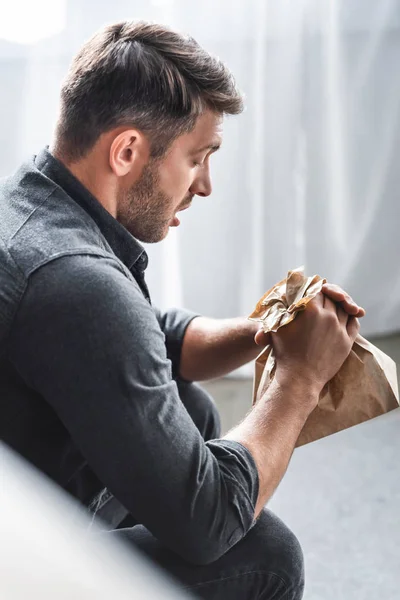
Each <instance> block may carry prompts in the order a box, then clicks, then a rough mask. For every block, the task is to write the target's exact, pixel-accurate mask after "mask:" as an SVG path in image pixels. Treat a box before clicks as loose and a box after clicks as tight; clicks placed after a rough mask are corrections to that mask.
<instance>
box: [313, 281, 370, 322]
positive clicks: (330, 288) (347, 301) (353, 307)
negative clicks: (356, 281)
mask: <svg viewBox="0 0 400 600" xmlns="http://www.w3.org/2000/svg"><path fill="white" fill-rule="evenodd" d="M322 292H323V293H324V294H325V295H327V296H328V297H329V298H331V300H333V301H334V302H337V303H340V304H341V306H342V308H343V310H345V311H346V312H347V313H348V314H349V315H351V316H354V317H363V316H364V315H365V310H364V309H363V308H362V307H361V306H358V304H357V303H356V302H354V300H353V298H351V296H349V294H347V293H346V292H345V291H344V290H342V288H341V287H340V286H338V285H335V284H334V283H325V284H324V285H323V286H322Z"/></svg>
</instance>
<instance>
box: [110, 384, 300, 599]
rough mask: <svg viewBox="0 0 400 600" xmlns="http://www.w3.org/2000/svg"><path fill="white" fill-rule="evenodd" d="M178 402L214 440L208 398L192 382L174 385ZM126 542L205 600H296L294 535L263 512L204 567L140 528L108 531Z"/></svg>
mask: <svg viewBox="0 0 400 600" xmlns="http://www.w3.org/2000/svg"><path fill="white" fill-rule="evenodd" d="M178 387H179V392H180V397H181V400H182V402H183V403H184V405H185V407H186V409H187V411H188V412H189V414H190V416H191V417H192V419H193V421H194V423H195V424H196V426H197V428H198V429H199V431H200V433H201V434H202V436H203V437H204V439H205V440H210V439H215V438H218V437H219V436H220V419H219V415H218V411H217V409H216V407H215V404H214V402H213V400H212V398H211V397H210V395H209V394H208V393H207V392H206V391H205V390H203V389H202V388H201V387H200V386H198V385H196V384H193V383H179V386H178ZM113 535H117V536H118V537H122V538H124V539H125V540H128V541H129V542H131V543H132V544H134V545H135V546H136V547H138V548H139V549H140V550H141V551H143V552H144V553H145V554H146V555H147V556H148V557H149V558H150V559H151V560H152V561H154V562H155V563H157V564H158V565H159V566H161V567H162V568H163V569H166V570H167V571H168V572H169V573H170V574H171V575H173V576H174V577H175V578H176V579H177V580H178V582H180V584H181V585H182V586H183V587H185V588H186V589H187V590H188V591H190V592H191V593H192V594H193V595H194V596H196V597H199V598H206V599H207V600H300V599H301V598H302V596H303V589H304V568H303V555H302V551H301V548H300V544H299V542H298V540H297V538H296V537H295V536H294V534H293V533H292V532H291V531H290V530H289V529H288V528H287V527H286V525H285V524H284V523H282V521H281V520H280V519H278V517H276V516H275V515H274V514H273V513H272V512H271V511H269V510H267V509H264V511H263V512H262V513H261V515H260V517H259V519H258V521H257V524H256V525H255V526H254V527H253V528H252V529H251V530H250V531H249V533H248V534H247V535H246V536H245V538H243V539H242V540H241V541H240V542H238V543H237V544H236V545H235V546H234V547H233V548H231V549H230V550H229V551H228V552H227V553H226V554H225V555H224V556H222V557H221V558H220V559H218V560H217V561H215V562H214V563H212V564H210V565H206V566H194V565H191V564H189V563H187V562H185V561H184V560H183V559H182V558H180V557H179V556H177V555H176V554H175V553H173V552H171V551H170V550H168V549H167V548H166V547H165V546H163V545H162V544H161V543H160V542H159V541H158V540H157V539H156V538H155V537H154V536H153V535H152V534H151V533H150V532H149V531H147V529H146V528H145V527H143V526H142V525H136V526H135V527H132V528H127V529H120V530H117V531H115V532H114V533H113Z"/></svg>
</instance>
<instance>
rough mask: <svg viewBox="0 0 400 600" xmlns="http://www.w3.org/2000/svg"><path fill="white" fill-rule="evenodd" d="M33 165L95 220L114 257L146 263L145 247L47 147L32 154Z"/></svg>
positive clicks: (128, 263)
mask: <svg viewBox="0 0 400 600" xmlns="http://www.w3.org/2000/svg"><path fill="white" fill-rule="evenodd" d="M35 165H36V167H37V169H38V170H39V171H40V172H41V173H43V174H44V175H46V177H48V178H49V179H51V180H52V181H53V182H54V183H55V184H57V185H58V186H59V187H61V188H62V189H63V190H64V192H66V193H67V194H68V196H70V197H71V198H72V199H73V200H74V201H75V202H76V203H77V204H79V206H81V207H82V208H83V209H84V210H85V211H86V212H87V213H88V214H89V215H90V216H91V217H92V219H93V221H95V223H96V224H97V226H98V227H99V229H100V231H101V232H102V234H103V235H104V237H105V238H106V240H107V242H108V243H109V244H110V246H111V248H112V250H113V251H114V253H115V254H116V256H118V258H119V259H120V260H121V261H122V262H123V263H124V264H125V265H126V266H127V267H128V269H131V268H132V267H133V266H135V267H136V268H138V269H139V270H140V271H144V270H145V269H146V267H147V264H148V257H147V254H146V251H145V249H144V248H143V246H142V245H141V244H139V242H138V241H137V240H136V239H135V238H134V237H133V236H132V235H131V234H130V233H129V231H127V230H126V229H125V227H123V226H122V225H121V224H120V223H118V221H117V220H116V219H114V217H112V216H111V215H110V213H109V212H108V211H107V210H106V209H105V208H104V207H103V206H102V205H101V204H100V202H99V201H98V200H97V199H96V198H95V197H94V196H93V195H92V194H91V193H90V192H89V190H88V189H86V188H85V186H84V185H83V184H82V183H81V182H80V181H79V180H78V179H77V178H76V177H75V176H74V175H73V174H72V173H71V171H69V170H68V169H67V167H65V165H63V163H61V162H60V161H59V160H57V159H56V158H55V157H54V156H53V155H52V154H51V153H50V151H49V150H48V148H47V147H46V148H44V149H43V150H42V151H41V152H40V153H39V154H38V155H37V156H36V157H35Z"/></svg>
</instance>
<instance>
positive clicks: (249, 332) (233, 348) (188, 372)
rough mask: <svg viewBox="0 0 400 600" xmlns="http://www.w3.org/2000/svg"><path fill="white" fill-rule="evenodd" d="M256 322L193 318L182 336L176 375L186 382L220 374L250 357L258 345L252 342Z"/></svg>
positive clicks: (248, 360)
mask: <svg viewBox="0 0 400 600" xmlns="http://www.w3.org/2000/svg"><path fill="white" fill-rule="evenodd" d="M258 329H259V324H258V323H255V322H254V321H249V320H248V319H246V318H245V317H238V318H235V319H209V318H207V317H196V318H195V319H193V320H192V321H191V323H190V324H189V326H188V327H187V329H186V333H185V336H184V338H183V343H182V350H181V357H180V370H179V374H180V376H181V377H182V378H183V379H187V380H189V381H203V380H206V379H213V378H215V377H222V376H223V375H226V374H227V373H230V372H231V371H233V370H234V369H238V368H239V367H241V366H242V365H244V364H246V363H248V362H250V361H251V360H254V359H255V358H256V357H257V355H258V354H259V353H260V347H259V346H257V344H256V343H255V341H254V336H255V334H256V333H257V331H258Z"/></svg>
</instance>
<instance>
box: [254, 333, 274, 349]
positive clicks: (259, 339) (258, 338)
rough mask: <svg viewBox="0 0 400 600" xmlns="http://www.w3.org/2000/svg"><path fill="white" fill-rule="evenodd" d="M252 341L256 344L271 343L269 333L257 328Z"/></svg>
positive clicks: (265, 344)
mask: <svg viewBox="0 0 400 600" xmlns="http://www.w3.org/2000/svg"><path fill="white" fill-rule="evenodd" d="M254 341H255V343H256V344H257V345H258V346H268V344H270V343H271V334H270V333H265V332H264V331H263V330H262V329H259V330H258V331H257V333H256V335H255V336H254Z"/></svg>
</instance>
